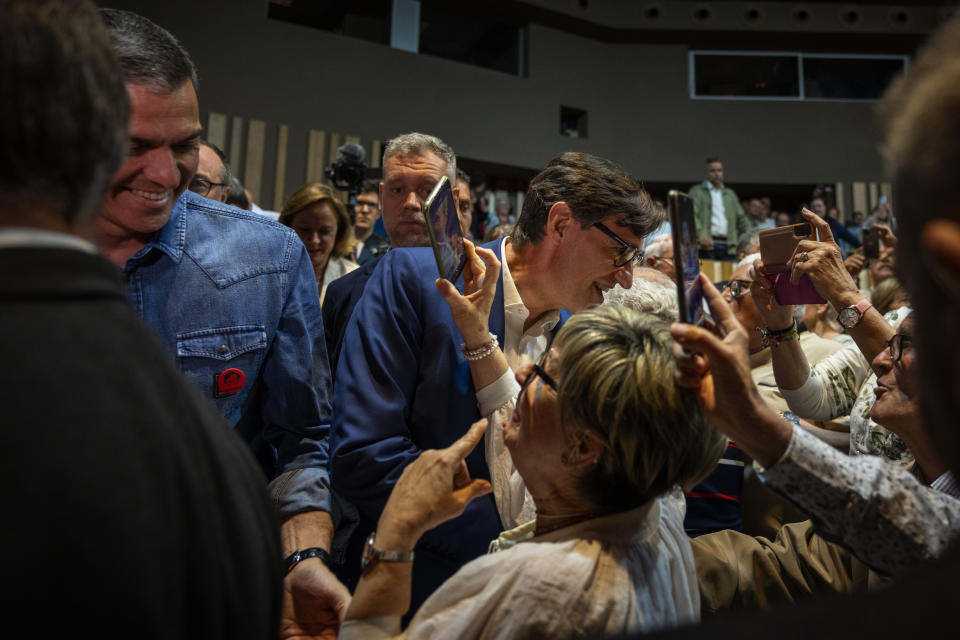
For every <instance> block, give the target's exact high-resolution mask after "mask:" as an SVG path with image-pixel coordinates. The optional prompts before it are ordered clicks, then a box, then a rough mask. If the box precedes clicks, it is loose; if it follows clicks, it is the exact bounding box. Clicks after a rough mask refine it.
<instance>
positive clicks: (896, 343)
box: [887, 333, 913, 362]
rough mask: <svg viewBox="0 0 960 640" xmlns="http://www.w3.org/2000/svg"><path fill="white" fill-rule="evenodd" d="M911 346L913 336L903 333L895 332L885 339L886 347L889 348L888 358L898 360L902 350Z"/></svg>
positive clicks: (901, 355)
mask: <svg viewBox="0 0 960 640" xmlns="http://www.w3.org/2000/svg"><path fill="white" fill-rule="evenodd" d="M912 347H913V338H912V337H911V336H908V335H906V334H903V333H897V334H895V335H894V336H893V337H892V338H890V339H889V340H887V348H888V349H890V360H891V361H892V362H900V358H902V357H903V352H904V351H905V350H907V349H910V348H912Z"/></svg>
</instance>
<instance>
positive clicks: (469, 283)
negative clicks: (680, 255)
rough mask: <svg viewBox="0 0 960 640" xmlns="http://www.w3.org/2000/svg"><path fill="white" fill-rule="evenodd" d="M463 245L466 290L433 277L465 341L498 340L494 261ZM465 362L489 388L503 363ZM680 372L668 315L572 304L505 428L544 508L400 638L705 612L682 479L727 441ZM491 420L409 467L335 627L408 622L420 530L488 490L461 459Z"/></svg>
mask: <svg viewBox="0 0 960 640" xmlns="http://www.w3.org/2000/svg"><path fill="white" fill-rule="evenodd" d="M468 254H469V255H470V257H471V259H470V263H469V266H468V268H467V270H466V273H465V283H466V284H465V290H466V291H467V292H471V293H468V295H466V296H461V295H460V294H459V293H457V291H456V290H455V289H454V287H453V285H452V284H450V283H449V282H447V281H445V280H441V281H438V284H437V286H438V288H439V289H440V291H441V293H443V295H444V297H445V298H446V300H447V302H448V303H449V304H450V305H451V309H452V311H453V315H454V318H455V320H456V322H457V326H458V327H459V328H460V330H461V333H462V334H463V337H464V341H465V343H466V344H471V341H473V340H474V339H485V338H487V337H488V331H487V326H486V318H487V316H488V310H489V308H490V306H491V303H492V300H493V296H494V293H495V288H496V281H497V275H498V272H499V269H500V263H499V262H498V261H497V259H496V257H495V256H494V254H493V253H492V252H490V251H487V250H485V249H482V248H478V249H476V250H474V249H473V247H472V245H469V244H468ZM478 254H479V256H480V257H482V260H483V262H485V263H486V269H485V268H484V264H483V262H481V261H480V259H479V258H478ZM484 271H486V273H484ZM474 344H476V343H474ZM470 368H471V373H472V375H473V377H474V383H475V387H476V388H477V389H479V390H481V391H482V390H483V389H484V388H485V387H486V386H487V385H489V384H490V383H491V382H492V381H494V380H498V379H499V378H500V377H501V376H503V375H504V374H505V373H507V372H508V369H507V363H506V360H505V358H504V356H503V353H502V352H501V351H500V349H499V348H498V347H496V345H492V346H491V347H490V348H489V353H486V354H484V355H482V356H480V357H474V359H472V360H470ZM676 373H677V369H676V361H675V359H674V357H673V355H672V352H671V345H670V340H669V325H668V324H667V323H666V322H663V321H661V320H658V319H656V318H654V317H652V316H648V315H644V314H640V313H637V312H635V311H632V310H629V309H625V308H618V307H611V306H602V307H597V308H594V309H590V310H587V311H583V312H580V313H578V314H576V315H574V316H573V317H572V318H571V319H570V320H569V321H568V322H567V323H566V324H565V325H564V327H563V328H562V329H561V330H560V331H559V332H558V334H557V337H556V339H555V340H554V342H553V344H552V345H551V347H550V348H549V349H548V350H547V352H546V353H545V355H544V357H543V358H542V359H541V360H540V361H539V362H538V363H536V364H527V365H526V366H524V367H523V368H522V369H521V370H519V371H518V372H517V374H516V378H517V381H518V383H520V385H521V386H520V392H519V397H518V398H517V401H516V409H515V411H514V412H513V416H512V419H510V420H509V422H508V423H506V424H505V425H504V427H503V439H504V440H505V441H506V444H507V447H508V448H509V450H510V453H511V455H512V457H513V461H514V463H515V464H516V468H517V470H518V472H519V475H520V476H521V477H522V480H523V482H524V483H525V485H526V489H527V490H529V493H530V496H531V497H532V500H533V502H534V504H535V505H536V517H535V519H534V520H533V521H531V522H528V523H526V524H524V525H522V526H520V527H518V528H516V529H513V530H509V531H506V532H504V533H503V534H502V535H501V536H500V538H499V539H497V540H495V541H493V542H492V544H491V553H490V554H489V555H487V556H484V557H481V558H478V559H476V560H474V561H472V562H470V563H469V564H467V565H465V566H464V567H462V568H461V569H460V570H459V571H458V572H457V573H456V574H455V575H454V576H453V577H452V578H450V579H449V580H448V581H447V582H446V583H444V584H443V585H442V586H441V587H440V588H439V589H438V590H437V591H436V592H434V594H433V595H432V596H431V597H430V598H429V599H428V600H427V601H426V602H425V603H424V605H423V606H422V607H421V608H420V609H419V611H418V612H417V614H416V615H415V616H414V618H413V619H412V621H411V623H410V625H409V627H408V628H407V629H406V631H405V632H404V633H405V637H410V638H414V637H416V638H420V637H440V636H442V637H456V638H481V637H490V638H502V637H503V638H506V637H529V636H531V635H537V636H538V637H549V638H570V637H580V636H583V635H591V634H607V633H619V632H624V631H636V630H644V629H656V628H663V627H669V626H674V625H677V624H681V623H689V622H692V621H695V620H697V618H698V616H699V593H698V590H697V582H696V572H695V569H694V566H693V560H692V555H691V550H690V543H689V540H688V539H687V537H686V536H685V535H684V532H683V525H682V521H683V501H682V497H681V496H680V495H679V491H678V490H675V487H677V486H678V485H684V486H689V485H691V484H692V483H693V482H695V481H696V480H698V479H699V478H700V477H702V476H703V475H705V473H706V472H707V471H708V470H709V469H710V468H711V467H712V466H713V465H714V464H715V463H716V460H717V459H718V457H719V455H720V453H721V452H722V450H723V447H724V445H725V439H724V438H722V437H720V436H718V435H717V434H716V433H715V432H714V431H712V430H711V429H710V427H709V426H708V425H707V424H706V423H705V421H704V420H703V418H702V416H701V414H700V412H699V410H698V409H697V401H696V398H695V396H694V395H693V394H691V393H688V392H687V390H684V389H682V388H681V387H679V386H678V385H677V383H676V380H675V376H676ZM485 428H486V421H483V420H482V421H480V422H478V423H476V424H474V425H473V426H472V427H471V428H470V430H469V431H468V433H467V434H466V435H465V436H464V437H462V438H461V439H460V440H458V441H457V442H455V443H454V444H453V446H451V447H450V448H448V449H444V450H442V451H427V452H424V453H423V454H422V455H421V456H420V458H418V459H417V460H416V461H415V462H414V463H413V464H411V465H409V466H408V467H407V468H406V469H405V470H404V472H403V475H402V476H401V477H400V480H399V481H398V482H397V484H396V486H395V488H394V490H393V493H392V494H391V496H390V499H389V501H388V502H387V505H386V507H385V508H384V511H383V513H382V515H381V517H380V521H379V523H378V527H377V531H376V533H375V534H373V535H372V536H371V537H370V539H369V540H368V546H367V550H366V553H365V556H364V557H365V570H364V576H363V578H362V579H361V581H360V583H359V584H358V586H357V589H356V592H355V595H354V598H353V602H352V604H351V606H350V610H349V611H348V612H347V620H346V622H345V624H344V626H343V627H342V629H341V637H346V638H351V637H383V636H387V635H392V634H397V633H399V632H400V616H401V615H402V614H403V613H404V612H405V611H406V609H407V606H408V604H409V595H410V580H411V573H412V572H411V569H412V566H411V564H412V562H415V559H414V558H413V557H412V549H413V548H414V545H415V543H416V542H417V539H418V538H419V537H420V535H421V534H422V533H423V532H425V531H427V530H428V529H430V528H432V527H434V526H436V525H438V524H440V523H441V522H444V521H446V520H448V519H451V518H454V517H456V516H457V515H459V514H460V513H462V512H463V509H464V508H465V506H466V504H467V503H468V502H469V501H470V500H472V499H473V498H475V497H477V496H479V495H483V494H485V493H488V492H489V491H490V489H491V487H490V484H489V483H488V482H487V481H485V480H471V479H470V477H469V476H468V474H467V469H466V466H465V464H464V458H465V456H466V455H467V454H469V452H470V451H471V450H472V449H473V448H474V447H475V446H476V445H477V444H478V443H479V442H480V440H482V439H483V437H484V430H485ZM487 437H490V434H488V436H487ZM495 481H496V480H495Z"/></svg>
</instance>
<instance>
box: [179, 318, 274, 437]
mask: <svg viewBox="0 0 960 640" xmlns="http://www.w3.org/2000/svg"><path fill="white" fill-rule="evenodd" d="M266 349H267V331H266V329H265V328H264V327H263V326H261V325H239V326H234V327H218V328H212V329H200V330H198V331H188V332H185V333H179V334H177V364H178V365H179V367H180V370H181V371H182V372H183V374H184V375H185V376H187V378H189V379H190V381H191V382H192V383H193V384H194V385H195V386H196V387H197V388H199V389H200V391H201V393H202V394H203V395H204V396H205V397H208V398H213V399H214V401H215V402H216V404H217V406H218V407H219V408H220V410H221V411H222V412H223V414H224V416H225V417H226V418H227V420H228V421H229V422H230V423H231V424H235V423H236V422H237V421H238V420H239V419H240V417H241V416H240V414H239V411H240V407H241V405H242V403H243V399H244V398H246V397H247V395H248V393H249V391H250V389H251V388H253V386H254V383H255V381H256V379H257V374H258V371H259V370H260V365H261V363H262V362H263V358H264V355H265V353H266ZM231 370H239V371H240V372H241V373H242V379H243V384H242V385H239V388H236V384H237V383H236V380H237V374H236V372H234V371H231ZM231 374H232V376H233V379H232V381H224V380H223V379H222V377H223V376H224V375H231ZM229 382H232V385H231V384H229Z"/></svg>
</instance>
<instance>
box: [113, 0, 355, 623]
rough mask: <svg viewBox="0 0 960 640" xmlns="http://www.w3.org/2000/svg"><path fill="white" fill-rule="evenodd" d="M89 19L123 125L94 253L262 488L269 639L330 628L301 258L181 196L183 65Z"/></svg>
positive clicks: (161, 46) (324, 497)
mask: <svg viewBox="0 0 960 640" xmlns="http://www.w3.org/2000/svg"><path fill="white" fill-rule="evenodd" d="M103 15H104V19H105V21H106V22H107V25H108V27H109V28H110V30H111V33H112V36H113V42H114V49H115V51H116V52H117V54H118V57H119V59H120V63H121V67H122V68H123V70H124V74H125V81H126V87H127V94H128V95H129V97H130V102H131V118H130V148H129V152H128V155H127V157H126V159H125V160H124V163H123V165H121V167H120V169H119V170H118V171H117V172H116V173H114V175H113V179H112V183H111V185H110V187H109V189H108V191H107V197H106V200H105V203H104V205H103V208H102V209H101V213H100V217H99V219H98V222H97V227H96V241H97V244H98V245H99V248H100V250H101V252H102V253H103V254H104V255H105V256H106V257H107V258H108V259H110V260H111V261H112V262H114V263H115V264H117V265H118V266H120V267H121V268H122V269H123V275H124V276H125V278H126V281H127V292H128V295H129V297H130V300H131V302H132V304H133V305H134V307H135V308H136V310H137V312H138V313H139V314H140V316H141V317H142V318H143V319H144V321H145V322H146V323H147V324H148V325H149V326H150V327H151V328H152V329H153V330H154V332H155V333H156V335H157V337H158V338H159V340H160V343H161V345H162V346H163V347H164V349H165V350H166V351H167V352H168V353H170V354H171V355H172V356H174V357H175V358H176V362H177V364H178V365H179V368H180V370H181V371H183V373H184V374H185V375H186V376H187V378H189V379H190V380H191V381H192V382H193V383H194V385H195V386H196V387H197V388H198V389H199V390H200V392H201V393H202V394H203V395H204V396H206V397H207V398H209V399H210V400H211V401H212V402H214V403H215V404H216V405H217V407H218V408H219V409H220V411H221V412H222V413H223V414H224V415H225V416H226V418H227V420H228V421H229V422H230V423H231V424H233V425H234V428H235V429H236V431H237V432H238V433H239V434H240V435H241V436H242V437H243V438H244V440H245V441H247V442H248V443H249V445H250V447H251V448H252V449H253V451H254V454H255V455H256V456H257V457H258V459H259V460H260V462H261V464H262V465H263V467H264V470H265V472H266V475H267V477H268V478H269V479H271V483H270V491H271V495H272V497H273V499H274V501H275V503H276V505H277V508H278V510H279V515H280V518H281V521H282V528H281V540H282V544H283V554H284V556H285V557H286V556H289V559H288V564H287V566H288V570H289V573H288V574H287V578H286V583H285V600H284V606H283V620H282V627H281V630H282V634H283V635H298V634H304V635H313V634H319V633H320V632H322V631H323V630H325V629H328V628H336V626H337V625H338V624H339V619H340V617H342V614H343V613H344V612H345V610H346V606H347V604H348V603H349V597H350V596H349V593H348V592H347V591H346V589H345V588H344V587H343V586H342V585H341V584H340V583H339V582H338V581H337V580H336V578H335V577H334V576H333V574H332V573H330V571H329V569H327V567H326V566H325V565H326V563H327V562H328V561H329V556H328V555H327V554H328V553H329V552H330V549H331V545H332V543H333V531H334V517H339V515H340V514H339V513H337V511H336V510H335V507H334V502H333V501H332V500H331V494H330V490H329V474H328V471H327V460H328V450H327V432H328V429H329V424H330V404H329V400H328V396H329V387H330V371H329V366H328V364H327V354H326V348H325V344H324V340H323V324H322V321H321V315H320V303H319V299H318V296H317V287H316V281H315V280H314V276H313V270H312V268H311V265H310V260H309V257H308V256H307V252H306V250H305V249H304V246H303V244H302V243H301V242H300V240H299V238H298V237H297V235H296V234H295V233H293V232H292V231H290V230H289V229H287V228H286V227H283V226H281V225H278V224H275V223H273V222H271V221H268V220H266V219H264V218H261V217H258V216H254V215H252V214H247V213H246V212H243V211H241V210H239V209H236V208H233V207H229V206H225V205H221V204H220V203H218V202H214V201H212V200H208V199H206V198H203V197H200V196H198V195H196V194H195V193H192V192H190V191H187V187H188V185H190V183H191V181H192V180H193V178H194V175H195V173H196V170H197V163H198V143H199V140H200V135H201V126H200V122H199V108H198V104H197V93H196V85H197V81H196V73H195V70H194V68H193V64H192V62H191V61H190V58H189V56H188V54H187V53H186V51H184V50H183V49H182V48H181V47H180V45H179V43H178V42H177V41H176V40H175V39H174V38H173V36H171V35H170V34H169V33H168V32H166V31H165V30H163V29H162V28H160V27H158V26H157V25H155V24H153V23H152V22H150V21H149V20H147V19H145V18H143V17H141V16H139V15H136V14H133V13H130V12H124V11H114V10H106V11H104V12H103ZM341 533H342V534H346V533H348V532H347V531H346V528H344V530H343V531H342V532H341ZM211 552H212V553H216V550H211ZM300 560H303V562H300ZM225 561H229V562H238V563H240V564H241V565H242V562H243V561H242V559H230V560H225Z"/></svg>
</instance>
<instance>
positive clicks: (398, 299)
mask: <svg viewBox="0 0 960 640" xmlns="http://www.w3.org/2000/svg"><path fill="white" fill-rule="evenodd" d="M388 190H390V186H389V185H386V184H385V185H384V189H383V193H384V197H387V193H388V192H389V191H388ZM428 192H429V189H427V190H426V193H428ZM426 193H422V194H421V195H417V194H416V193H414V192H412V191H411V192H410V193H396V194H393V195H396V196H398V197H404V198H407V199H409V200H411V201H412V200H414V199H422V198H423V197H425V196H426ZM662 215H663V214H662V212H661V210H660V209H659V208H658V207H656V206H655V205H654V204H653V202H652V201H651V199H650V197H649V195H648V194H647V193H646V192H645V191H644V190H643V188H642V186H641V185H640V183H639V182H638V181H637V180H636V179H635V178H633V177H632V176H630V175H629V174H627V173H626V172H625V171H623V169H621V168H620V167H618V166H616V165H615V164H613V163H611V162H609V161H607V160H603V159H601V158H597V157H594V156H590V155H587V154H582V153H565V154H563V155H561V156H559V157H558V158H555V159H554V160H553V161H551V162H550V164H549V165H547V167H546V169H544V170H543V171H542V172H541V173H540V174H538V175H537V176H536V177H535V178H534V179H533V181H532V182H531V184H530V187H529V189H528V191H527V196H526V200H525V202H524V206H523V210H522V212H521V214H520V217H519V219H518V221H517V227H516V229H515V231H514V232H513V234H512V236H511V237H509V238H506V239H503V240H499V241H495V242H493V243H491V244H490V245H488V247H489V248H491V249H492V250H493V251H494V252H495V253H496V254H497V257H498V259H500V261H501V263H502V264H503V269H502V270H501V275H500V281H499V282H498V285H497V294H496V298H495V300H494V303H493V306H492V309H491V313H490V322H489V326H490V331H491V332H492V333H493V334H494V336H495V337H496V338H497V340H498V341H499V343H500V344H501V345H502V346H503V350H504V353H505V354H506V355H507V359H508V362H510V363H511V366H513V367H514V368H516V367H517V366H519V364H520V363H522V362H523V361H524V360H527V361H529V360H530V359H538V358H539V356H540V355H541V354H542V353H543V352H544V351H545V350H546V348H547V345H548V344H549V340H550V339H552V335H553V332H554V331H555V330H556V328H557V327H558V326H559V324H560V321H561V320H562V319H563V317H565V316H566V314H563V315H561V313H560V310H561V309H568V310H570V311H577V310H579V309H583V308H585V307H588V306H591V305H594V304H599V303H601V302H602V300H603V295H602V293H603V291H604V290H606V289H609V288H612V287H613V286H614V285H615V284H618V283H619V284H621V285H622V286H624V287H625V288H629V286H630V285H631V283H632V278H633V276H632V270H633V265H634V263H635V262H636V261H638V260H640V259H641V258H642V254H641V253H640V250H639V249H638V247H640V246H641V245H642V242H643V236H644V235H645V234H646V233H649V232H650V231H651V230H652V229H654V228H656V227H657V226H658V225H659V224H660V222H661V221H662ZM407 223H408V224H413V219H412V218H411V219H408V221H407ZM419 223H420V224H421V225H423V218H422V217H421V218H420V219H419ZM436 277H437V272H436V264H435V262H434V258H433V254H432V252H431V250H430V249H429V248H414V249H395V250H393V251H391V252H390V253H388V254H387V255H386V256H385V257H384V258H382V259H381V260H380V263H379V264H378V265H377V268H376V269H375V270H374V272H373V274H372V275H371V277H370V280H369V281H368V282H367V285H366V289H365V291H364V294H363V296H362V297H361V298H360V300H359V302H358V303H357V306H356V308H355V310H354V312H353V315H352V316H351V318H350V321H349V323H348V326H347V330H346V335H345V337H344V348H343V351H342V353H341V355H340V362H339V366H338V371H337V380H336V385H335V389H334V414H335V417H334V423H333V429H332V432H331V451H332V452H333V453H332V460H331V465H332V476H333V482H334V488H335V489H336V490H337V491H338V492H339V493H340V494H341V495H342V496H344V497H345V498H347V499H348V500H350V501H352V502H353V503H354V504H355V505H356V506H357V507H358V509H359V510H360V513H361V529H360V532H361V533H365V532H369V531H373V530H374V527H375V526H376V521H377V519H378V518H379V516H380V512H381V510H382V509H383V506H384V504H385V503H386V500H387V497H388V496H389V494H390V491H391V489H392V488H393V485H394V484H395V483H396V481H397V479H398V478H399V477H400V474H401V473H402V471H403V469H404V467H405V466H406V465H407V464H409V463H410V462H412V461H413V460H414V459H416V457H417V456H419V454H420V453H421V452H422V451H423V450H424V449H430V448H443V447H448V446H449V445H450V444H451V443H452V442H453V441H454V440H455V439H457V438H458V437H459V436H460V435H462V434H463V433H464V431H466V429H467V428H468V427H469V426H470V424H471V423H473V422H475V421H476V420H478V419H480V418H481V415H480V411H479V409H478V403H477V396H476V390H475V389H474V388H473V383H472V380H471V377H470V371H469V368H468V364H467V361H466V359H465V357H464V355H463V352H462V349H463V339H462V337H461V335H460V332H459V331H458V329H457V327H456V326H455V324H454V322H453V319H452V317H451V314H450V309H449V307H448V306H447V304H446V302H444V300H443V298H442V296H441V295H440V293H439V292H438V291H437V289H436V286H435V281H436ZM458 286H459V287H461V288H462V282H460V283H458ZM474 346H475V345H471V347H474ZM497 428H498V427H496V426H495V425H491V429H489V430H488V436H487V437H488V438H489V437H494V436H491V435H490V434H491V430H493V431H494V433H495V430H496V429H497ZM467 468H468V470H469V472H470V474H471V477H477V478H487V479H489V478H490V477H491V473H490V469H489V467H488V461H487V459H486V456H485V452H484V449H483V448H479V447H478V448H477V449H476V450H475V451H474V452H473V453H472V454H471V455H470V456H469V457H468V458H467ZM494 492H495V493H496V492H497V487H496V483H495V486H494ZM506 517H507V516H506V514H504V513H500V512H499V511H498V508H497V503H496V502H495V499H494V498H493V497H492V496H484V497H483V498H480V499H478V500H474V501H473V502H472V503H470V505H469V506H468V507H467V509H466V511H465V512H464V514H463V515H462V516H461V517H459V518H456V519H454V520H451V521H449V522H446V523H444V524H443V525H440V526H439V527H437V528H435V529H433V530H432V531H430V532H428V533H427V534H426V535H425V536H423V538H422V539H421V541H420V543H419V544H418V545H417V548H416V554H417V562H416V565H415V566H414V571H413V602H412V607H411V613H412V612H413V611H415V610H416V608H417V607H419V605H420V603H422V602H423V600H424V599H425V598H426V597H427V596H428V595H429V594H430V593H431V592H432V591H433V590H435V589H436V588H437V587H438V586H439V585H440V584H441V583H442V582H443V580H445V579H446V578H447V577H449V576H450V575H452V574H453V573H454V572H455V571H456V570H457V569H459V568H460V567H461V566H462V565H463V564H464V563H466V562H468V561H469V560H471V559H473V558H475V557H477V556H479V555H481V554H483V553H485V552H486V550H487V546H488V544H489V542H490V540H492V539H494V538H496V537H497V535H498V534H499V533H500V531H501V530H502V526H501V522H502V520H504V519H506ZM360 537H362V536H360ZM357 542H358V541H355V544H354V545H353V547H354V548H355V549H357V548H358V547H359V546H361V545H360V544H357ZM359 543H362V539H361V540H359ZM384 551H390V550H389V549H387V550H384ZM355 552H356V551H355ZM357 561H358V558H348V569H352V568H353V566H355V565H354V564H353V563H358V562H357ZM347 580H348V581H349V577H347Z"/></svg>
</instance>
